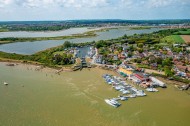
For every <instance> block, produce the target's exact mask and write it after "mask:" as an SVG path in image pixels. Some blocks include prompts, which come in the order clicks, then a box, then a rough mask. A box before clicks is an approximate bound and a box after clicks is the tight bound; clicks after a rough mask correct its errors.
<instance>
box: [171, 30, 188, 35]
mask: <svg viewBox="0 0 190 126" xmlns="http://www.w3.org/2000/svg"><path fill="white" fill-rule="evenodd" d="M174 35H190V29H187V30H184V31H178V32H175V33H174Z"/></svg>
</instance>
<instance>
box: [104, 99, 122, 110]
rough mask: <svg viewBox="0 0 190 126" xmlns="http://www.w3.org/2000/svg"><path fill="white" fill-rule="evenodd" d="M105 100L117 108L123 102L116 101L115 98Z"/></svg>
mask: <svg viewBox="0 0 190 126" xmlns="http://www.w3.org/2000/svg"><path fill="white" fill-rule="evenodd" d="M105 102H106V103H107V104H109V105H111V106H113V107H115V108H117V107H119V106H120V105H121V104H120V103H119V102H118V101H116V100H113V99H105Z"/></svg>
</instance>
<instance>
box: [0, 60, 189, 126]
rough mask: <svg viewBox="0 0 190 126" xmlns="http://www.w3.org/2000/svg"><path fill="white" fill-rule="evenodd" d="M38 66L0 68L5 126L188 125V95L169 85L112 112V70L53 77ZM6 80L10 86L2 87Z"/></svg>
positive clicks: (1, 114) (114, 93)
mask: <svg viewBox="0 0 190 126" xmlns="http://www.w3.org/2000/svg"><path fill="white" fill-rule="evenodd" d="M34 68H35V67H34V66H29V65H23V64H19V65H18V66H15V67H9V66H6V65H5V63H0V83H1V84H0V125H2V126H12V125H14V126H22V125H24V126H28V125H30V126H52V125H54V126H63V125H65V126H76V125H77V126H88V125H90V126H116V125H117V126H126V125H127V126H188V125H189V116H190V109H189V107H190V102H189V101H190V95H189V94H188V92H182V91H179V90H177V89H176V88H175V87H174V86H173V85H170V84H168V85H167V86H168V88H167V89H161V88H158V90H159V92H157V93H151V92H146V94H147V95H148V96H146V97H138V98H135V99H129V100H128V101H123V102H121V103H122V105H121V106H120V107H119V108H117V109H116V108H113V107H112V106H109V105H108V104H106V103H105V102H104V99H105V98H112V97H117V96H118V95H119V93H118V92H117V91H115V90H114V89H112V88H111V87H110V86H109V85H107V84H105V82H104V80H103V79H102V77H101V76H102V75H103V74H105V73H110V74H114V73H112V72H110V71H106V70H101V69H98V68H94V69H90V70H88V69H83V70H82V71H76V72H63V73H61V74H60V75H56V74H55V70H51V69H43V70H42V71H35V70H34ZM3 81H8V83H9V85H8V86H5V85H3V84H2V82H3Z"/></svg>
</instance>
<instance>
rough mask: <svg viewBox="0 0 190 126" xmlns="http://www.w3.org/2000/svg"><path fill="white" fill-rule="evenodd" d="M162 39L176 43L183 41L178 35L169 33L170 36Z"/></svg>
mask: <svg viewBox="0 0 190 126" xmlns="http://www.w3.org/2000/svg"><path fill="white" fill-rule="evenodd" d="M162 41H167V42H169V43H178V44H182V43H184V42H185V41H184V40H183V39H182V38H181V36H180V35H170V36H167V37H165V38H163V40H162Z"/></svg>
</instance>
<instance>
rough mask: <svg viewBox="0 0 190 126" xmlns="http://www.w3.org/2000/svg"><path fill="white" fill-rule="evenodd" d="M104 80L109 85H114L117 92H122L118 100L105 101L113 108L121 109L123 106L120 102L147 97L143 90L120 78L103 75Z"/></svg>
mask: <svg viewBox="0 0 190 126" xmlns="http://www.w3.org/2000/svg"><path fill="white" fill-rule="evenodd" d="M103 78H104V80H105V82H106V83H107V84H108V85H112V87H113V88H114V89H115V90H116V91H119V92H121V95H120V96H118V98H112V99H105V102H106V103H107V104H109V105H111V106H114V107H119V106H120V105H121V104H120V103H119V102H118V100H122V101H125V100H127V99H128V98H135V97H142V96H146V93H145V92H144V91H143V90H138V89H136V88H135V87H134V86H132V85H130V84H127V83H126V81H124V80H123V79H122V78H120V77H117V76H113V75H109V74H105V75H103ZM124 95H125V96H124ZM116 103H117V104H116Z"/></svg>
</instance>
